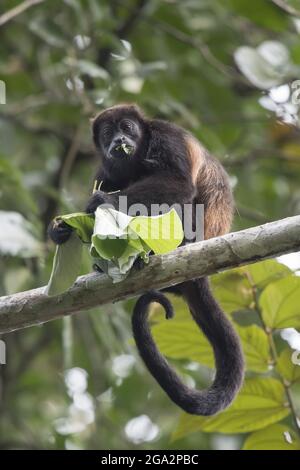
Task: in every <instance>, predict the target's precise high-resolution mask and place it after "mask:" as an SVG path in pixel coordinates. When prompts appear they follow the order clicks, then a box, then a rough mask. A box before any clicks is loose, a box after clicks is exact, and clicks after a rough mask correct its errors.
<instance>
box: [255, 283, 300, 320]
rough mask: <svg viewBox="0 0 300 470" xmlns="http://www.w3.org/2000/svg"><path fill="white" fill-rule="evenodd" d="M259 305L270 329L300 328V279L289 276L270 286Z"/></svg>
mask: <svg viewBox="0 0 300 470" xmlns="http://www.w3.org/2000/svg"><path fill="white" fill-rule="evenodd" d="M259 305H260V307H261V309H262V316H263V320H264V322H265V324H266V325H267V326H268V327H270V328H289V327H291V328H298V327H300V310H299V305H300V278H299V277H297V276H287V277H285V278H284V279H280V280H279V281H276V282H273V283H271V284H269V285H268V286H267V287H266V288H265V289H264V291H263V292H262V294H261V296H260V299H259Z"/></svg>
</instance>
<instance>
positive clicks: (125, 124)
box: [120, 119, 134, 133]
mask: <svg viewBox="0 0 300 470" xmlns="http://www.w3.org/2000/svg"><path fill="white" fill-rule="evenodd" d="M120 128H121V130H122V131H124V132H129V133H130V132H133V130H134V124H133V122H132V121H130V120H129V119H124V120H123V121H121V123H120Z"/></svg>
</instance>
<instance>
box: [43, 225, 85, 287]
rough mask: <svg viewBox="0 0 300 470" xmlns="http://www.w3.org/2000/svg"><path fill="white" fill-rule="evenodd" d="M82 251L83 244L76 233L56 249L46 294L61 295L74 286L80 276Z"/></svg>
mask: <svg viewBox="0 0 300 470" xmlns="http://www.w3.org/2000/svg"><path fill="white" fill-rule="evenodd" d="M82 250H83V244H82V242H81V240H80V238H79V237H78V236H77V235H76V233H75V232H74V233H72V234H71V237H70V238H69V240H68V241H67V242H66V243H63V244H62V245H59V246H57V247H56V252H55V256H54V260H53V268H52V273H51V276H50V279H49V282H48V285H47V286H46V289H45V294H47V295H57V294H61V293H62V292H64V291H66V290H67V289H69V287H71V286H72V284H73V283H74V281H75V280H76V278H77V276H78V275H79V274H80V268H81V256H82Z"/></svg>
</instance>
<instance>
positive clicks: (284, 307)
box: [0, 0, 300, 449]
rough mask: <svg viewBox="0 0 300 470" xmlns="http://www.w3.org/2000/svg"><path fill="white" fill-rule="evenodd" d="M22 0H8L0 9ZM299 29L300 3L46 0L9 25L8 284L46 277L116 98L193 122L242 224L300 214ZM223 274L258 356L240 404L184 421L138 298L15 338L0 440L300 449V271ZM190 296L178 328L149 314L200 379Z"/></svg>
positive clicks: (1, 69) (226, 301) (0, 244)
mask: <svg viewBox="0 0 300 470" xmlns="http://www.w3.org/2000/svg"><path fill="white" fill-rule="evenodd" d="M19 3H21V2H20V1H19V0H2V1H1V7H0V18H1V15H2V14H3V13H4V12H7V11H8V10H10V9H11V8H12V7H14V6H15V5H18V4H19ZM279 4H280V5H281V6H279ZM0 23H1V21H0ZM299 33H300V6H299V2H298V1H297V0H293V1H285V0H284V1H280V2H279V1H276V0H274V1H271V0H255V1H251V2H250V1H247V0H230V1H228V2H223V1H221V0H186V1H184V2H182V1H180V0H128V1H121V0H103V1H98V0H63V1H62V0H51V1H49V0H45V1H44V2H41V3H40V4H39V5H36V6H34V7H32V8H29V9H28V10H26V11H25V12H24V13H23V14H20V15H18V16H16V17H14V18H12V19H11V21H8V22H7V23H5V24H3V25H2V26H0V34H1V41H0V79H1V80H2V81H3V82H4V83H5V85H6V104H0V144H1V145H0V210H1V212H0V224H1V228H3V227H4V228H3V229H2V230H1V231H0V254H1V257H0V294H1V295H2V294H3V295H4V294H7V293H11V292H17V291H20V290H25V289H29V288H33V287H37V286H40V285H43V284H45V283H46V282H47V280H48V278H49V274H50V271H51V264H52V258H53V253H54V247H53V245H52V244H51V243H49V242H48V241H47V239H46V228H47V225H48V223H49V221H50V220H51V219H52V218H53V217H54V216H55V215H57V214H62V213H68V212H75V211H79V210H82V208H83V207H84V204H85V201H86V199H87V197H88V195H89V193H90V191H91V189H92V182H93V174H94V172H95V169H96V166H97V156H96V154H95V152H94V151H93V146H92V140H91V133H90V129H89V128H90V124H89V118H90V117H92V116H94V115H95V114H96V113H97V112H98V111H99V110H101V109H103V108H105V107H107V106H110V105H112V104H115V103H117V102H120V101H130V102H132V101H134V102H136V103H138V104H139V105H141V106H142V107H143V108H144V109H145V111H146V113H148V114H149V115H151V116H155V117H160V118H165V119H170V120H172V121H175V122H177V123H178V124H180V125H182V126H184V127H186V128H187V129H189V130H190V131H191V132H193V133H194V134H195V135H196V136H197V137H198V138H199V139H200V140H201V141H202V142H203V143H204V144H205V145H206V146H207V147H208V149H209V150H210V151H211V152H213V153H214V154H215V155H216V156H217V157H218V158H219V159H220V160H221V161H222V162H223V163H224V165H225V167H226V168H227V170H228V172H229V174H230V177H231V182H232V185H233V187H234V190H235V197H236V201H237V214H236V217H235V222H234V229H239V228H244V227H249V226H251V225H257V224H259V223H263V222H267V221H269V220H275V219H280V218H283V217H286V216H289V215H294V214H297V213H299V207H300V189H299V177H300V134H299V119H298V114H299V113H298V111H299V109H298V104H299V103H297V100H295V99H294V98H295V95H293V91H294V92H296V91H297V90H296V89H293V88H292V82H293V81H294V80H297V79H298V78H299V75H300V42H299ZM0 102H2V100H0ZM86 263H88V261H87V262H86ZM87 266H88V264H87ZM212 283H213V287H214V290H215V293H216V296H217V298H218V299H219V301H220V302H221V304H222V306H223V307H224V309H225V311H226V312H227V313H228V314H230V315H231V316H232V318H233V321H234V322H235V324H236V325H237V328H238V331H239V333H240V336H241V339H242V343H243V346H244V350H245V354H246V361H247V381H246V383H245V387H244V389H243V390H242V392H241V394H240V396H239V397H238V399H237V400H236V402H235V403H234V404H233V405H232V407H230V408H229V409H228V410H226V411H225V412H224V413H222V414H220V415H218V416H216V417H213V418H199V417H191V416H186V415H181V413H180V410H179V409H177V408H176V407H175V405H173V404H172V403H171V402H170V401H169V400H168V398H167V397H166V396H165V395H164V394H163V392H162V391H161V389H160V388H159V387H158V386H157V385H156V384H155V383H154V381H153V379H152V378H151V377H150V376H149V374H148V373H147V372H146V371H145V369H144V367H143V365H142V363H141V361H140V359H139V358H138V357H137V354H136V350H135V346H134V344H133V342H132V339H131V330H130V312H131V311H132V305H133V303H132V301H128V302H124V303H119V304H116V305H108V306H106V307H103V308H101V309H100V308H99V309H95V310H93V311H91V312H86V313H85V312H83V313H82V314H80V315H77V316H75V317H73V318H72V319H67V320H63V321H55V322H52V323H50V324H47V325H44V326H40V327H35V328H31V329H29V330H23V331H19V332H16V333H12V334H10V335H5V336H3V337H2V339H3V340H5V343H6V349H7V364H6V365H1V366H0V398H1V400H0V412H1V418H0V448H3V449H7V448H35V449H36V448H56V449H61V448H68V449H72V448H96V449H105V448H110V449H133V448H143V449H166V448H169V449H173V448H175V449H176V448H178V449H181V448H185V449H188V448H191V449H193V448H197V449H208V448H214V449H219V448H228V447H233V448H244V449H257V448H262V449H263V448H278V449H286V448H288V449H299V438H297V437H296V433H295V429H296V428H295V424H294V417H295V413H296V412H297V410H298V413H299V406H300V392H299V366H297V365H293V364H292V362H291V354H292V349H290V348H289V347H288V346H287V344H286V343H285V342H284V341H283V340H282V338H281V336H280V334H279V329H281V328H286V327H291V328H299V313H298V306H299V300H300V287H299V278H297V277H296V276H295V275H294V274H293V272H291V271H290V270H289V269H288V268H286V267H284V266H283V265H281V264H279V263H276V262H275V261H270V262H266V263H259V264H257V265H254V266H251V267H247V268H243V269H239V270H233V271H231V272H228V273H223V274H220V275H218V276H214V277H213V279H212ZM176 302H178V303H177V309H176V310H177V315H176V318H175V319H174V320H173V321H172V322H170V323H169V322H168V324H167V325H166V322H165V321H164V320H163V319H162V316H161V314H160V312H159V311H154V312H153V321H154V323H155V325H154V328H153V332H154V334H155V337H156V338H157V341H158V343H159V345H160V347H161V349H162V351H163V352H164V353H165V354H166V355H167V356H168V357H169V358H170V359H171V360H172V361H174V364H175V365H176V367H177V368H178V369H179V371H181V373H182V374H183V376H184V378H185V380H186V381H187V383H189V384H194V383H195V382H196V383H197V386H198V387H204V386H206V385H207V384H208V383H209V380H210V379H211V369H209V368H208V367H211V366H212V355H211V351H210V349H209V346H208V344H207V342H206V341H205V339H204V338H203V337H201V335H200V334H199V332H198V331H195V330H194V327H193V326H194V325H193V324H192V322H191V320H190V318H189V317H188V316H187V314H186V309H185V307H184V306H183V305H182V304H180V303H179V301H177V300H176ZM179 333H180V334H179ZM291 404H292V405H293V407H294V409H293V408H292V405H291ZM174 429H175V431H174ZM172 433H173V434H172ZM220 433H222V434H220ZM171 435H172V437H171Z"/></svg>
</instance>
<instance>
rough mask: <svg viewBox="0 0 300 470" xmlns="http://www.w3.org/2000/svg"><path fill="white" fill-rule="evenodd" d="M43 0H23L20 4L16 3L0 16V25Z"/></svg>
mask: <svg viewBox="0 0 300 470" xmlns="http://www.w3.org/2000/svg"><path fill="white" fill-rule="evenodd" d="M44 1H45V0H25V1H24V2H22V3H20V5H17V6H16V7H14V8H12V9H11V10H9V11H7V12H6V13H3V15H1V16H0V26H3V25H4V24H5V23H8V22H9V21H11V20H13V19H14V18H15V17H16V16H18V15H21V13H23V12H24V11H25V10H27V9H28V8H30V7H33V6H34V5H38V4H39V3H42V2H44Z"/></svg>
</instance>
